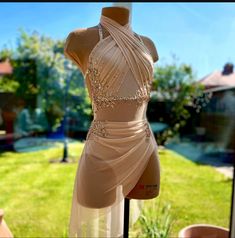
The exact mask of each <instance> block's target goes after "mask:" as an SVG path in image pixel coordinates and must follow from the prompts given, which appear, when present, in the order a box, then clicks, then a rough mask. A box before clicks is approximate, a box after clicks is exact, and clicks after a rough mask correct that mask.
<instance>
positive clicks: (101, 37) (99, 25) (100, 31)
mask: <svg viewBox="0 0 235 238" xmlns="http://www.w3.org/2000/svg"><path fill="white" fill-rule="evenodd" d="M98 28H99V36H100V40H102V39H103V33H102V28H101V24H100V23H99V24H98Z"/></svg>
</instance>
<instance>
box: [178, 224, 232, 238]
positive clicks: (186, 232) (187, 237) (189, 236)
mask: <svg viewBox="0 0 235 238" xmlns="http://www.w3.org/2000/svg"><path fill="white" fill-rule="evenodd" d="M178 238H229V230H228V229H226V228H224V227H220V226H214V225H210V224H194V225H190V226H186V227H185V228H183V229H182V230H180V232H179V234H178Z"/></svg>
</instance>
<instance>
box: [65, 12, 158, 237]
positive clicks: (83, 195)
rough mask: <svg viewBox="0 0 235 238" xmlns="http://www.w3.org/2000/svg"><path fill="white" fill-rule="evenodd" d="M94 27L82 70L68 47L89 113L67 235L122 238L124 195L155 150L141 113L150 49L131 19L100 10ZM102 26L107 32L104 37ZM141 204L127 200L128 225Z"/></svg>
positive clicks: (148, 78) (150, 70)
mask: <svg viewBox="0 0 235 238" xmlns="http://www.w3.org/2000/svg"><path fill="white" fill-rule="evenodd" d="M98 26H99V36H100V41H99V42H98V43H97V44H96V46H95V47H94V48H93V50H92V51H91V53H90V55H89V60H88V68H87V71H86V72H83V71H82V69H81V67H80V64H79V60H78V59H76V58H75V56H74V55H73V52H70V53H68V52H67V55H68V56H69V58H70V59H73V60H74V61H75V60H76V64H77V65H78V67H79V68H80V70H81V71H82V73H83V75H84V78H85V83H86V86H87V88H88V92H89V96H90V99H91V102H92V110H93V113H94V118H93V121H92V123H91V126H90V128H89V131H88V133H87V137H86V141H85V145H84V148H83V151H82V154H81V157H80V160H79V164H78V168H77V173H76V177H75V182H74V189H73V197H72V206H71V216H70V222H69V237H122V236H123V219H124V218H123V215H124V198H125V196H126V195H127V194H128V193H129V192H130V191H131V190H132V189H133V188H134V187H135V185H136V184H137V182H138V180H139V178H140V177H141V175H142V174H143V172H144V170H145V168H146V167H147V165H148V161H149V158H150V156H151V154H152V153H153V152H154V151H156V152H157V154H158V145H157V142H156V140H155V138H154V135H153V132H152V130H151V128H150V125H149V122H148V120H147V118H146V110H147V105H148V101H149V99H150V89H151V85H152V80H153V68H154V65H153V63H154V62H153V60H152V57H151V54H150V52H149V51H148V49H147V48H146V46H145V45H144V43H143V41H142V40H141V38H140V37H139V36H138V35H137V34H136V33H134V32H133V31H132V28H131V26H130V23H127V24H126V25H124V26H123V25H120V24H119V23H117V22H116V21H114V20H112V19H110V18H108V17H106V16H103V15H101V18H100V23H99V24H98ZM102 28H103V29H105V30H106V31H108V33H109V35H108V36H107V37H105V38H103V35H102ZM135 34H136V35H137V36H138V37H136V36H135ZM66 44H68V38H67V41H66ZM110 201H111V202H110ZM141 208H142V200H136V199H131V201H130V226H131V225H132V224H133V223H134V222H135V221H136V220H137V218H138V216H139V214H140V211H141Z"/></svg>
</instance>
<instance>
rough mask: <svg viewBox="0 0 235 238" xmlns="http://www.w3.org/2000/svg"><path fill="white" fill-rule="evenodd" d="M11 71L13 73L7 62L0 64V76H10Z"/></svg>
mask: <svg viewBox="0 0 235 238" xmlns="http://www.w3.org/2000/svg"><path fill="white" fill-rule="evenodd" d="M12 71H13V70H12V66H11V64H10V62H9V60H6V61H4V62H0V75H5V74H12Z"/></svg>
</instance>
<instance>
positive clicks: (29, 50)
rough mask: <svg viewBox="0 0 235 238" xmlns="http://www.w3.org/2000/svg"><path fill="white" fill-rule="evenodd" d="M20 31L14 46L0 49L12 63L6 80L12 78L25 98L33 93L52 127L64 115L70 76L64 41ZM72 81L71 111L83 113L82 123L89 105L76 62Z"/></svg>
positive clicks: (76, 113)
mask: <svg viewBox="0 0 235 238" xmlns="http://www.w3.org/2000/svg"><path fill="white" fill-rule="evenodd" d="M19 32H20V35H19V37H18V39H17V47H16V49H14V50H12V51H10V50H8V49H7V48H6V49H4V51H2V52H1V53H0V55H2V56H4V57H7V56H8V57H9V58H10V61H11V64H12V66H13V74H12V75H10V76H6V81H5V82H14V87H11V91H12V92H14V93H15V94H16V95H17V96H18V97H20V98H22V99H24V100H25V101H26V102H27V101H28V102H30V101H31V99H32V98H34V97H36V98H37V107H40V108H41V109H43V110H44V111H45V112H46V113H47V115H48V117H49V118H50V123H51V127H53V128H54V129H56V127H57V126H59V124H60V121H61V120H62V118H63V115H64V111H63V103H64V102H63V101H64V97H65V90H64V89H65V86H66V85H65V84H66V78H67V77H68V76H69V75H68V72H67V71H66V70H65V66H64V65H65V61H67V59H66V58H65V56H64V54H63V46H64V42H63V41H62V40H53V39H51V38H50V37H47V36H44V35H40V34H39V33H38V32H36V31H33V32H32V33H27V32H26V31H24V30H23V29H22V28H21V29H19ZM71 85H73V87H71V88H70V89H69V95H68V96H69V97H68V103H69V105H70V109H71V113H72V114H73V115H74V116H80V117H82V118H81V123H84V122H85V121H86V120H89V119H90V114H91V106H90V101H89V98H88V91H87V89H86V88H85V87H84V80H83V77H82V74H81V73H80V72H79V70H78V69H77V67H76V66H75V65H73V68H72V78H71ZM54 107H56V110H55V109H54Z"/></svg>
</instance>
